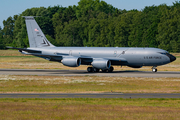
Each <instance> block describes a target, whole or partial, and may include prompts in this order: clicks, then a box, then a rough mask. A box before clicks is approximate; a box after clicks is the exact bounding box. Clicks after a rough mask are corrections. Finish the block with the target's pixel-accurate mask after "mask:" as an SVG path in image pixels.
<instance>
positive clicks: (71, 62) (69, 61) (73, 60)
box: [61, 57, 81, 67]
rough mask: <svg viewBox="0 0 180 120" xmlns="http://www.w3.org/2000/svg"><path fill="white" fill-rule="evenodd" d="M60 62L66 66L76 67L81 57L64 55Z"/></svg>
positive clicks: (79, 63)
mask: <svg viewBox="0 0 180 120" xmlns="http://www.w3.org/2000/svg"><path fill="white" fill-rule="evenodd" d="M61 62H62V64H63V65H65V66H68V67H78V66H80V65H81V59H80V58H78V57H64V58H63V60H62V61H61Z"/></svg>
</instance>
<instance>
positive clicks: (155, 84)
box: [0, 75, 180, 93]
mask: <svg viewBox="0 0 180 120" xmlns="http://www.w3.org/2000/svg"><path fill="white" fill-rule="evenodd" d="M111 91H113V92H122V93H180V78H131V77H127V78H126V77H96V76H71V77H65V76H60V77H59V76H15V75H0V92H1V93H2V92H3V93H11V92H24V93H26V92H28V93H29V92H31V93H34V92H39V93H40V92H42V93H43V92H53V93H103V92H111Z"/></svg>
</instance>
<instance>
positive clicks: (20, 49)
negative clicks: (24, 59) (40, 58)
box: [6, 47, 41, 53]
mask: <svg viewBox="0 0 180 120" xmlns="http://www.w3.org/2000/svg"><path fill="white" fill-rule="evenodd" d="M6 48H8V49H16V50H19V51H20V52H22V51H26V52H28V53H41V51H39V50H31V49H27V48H16V47H6Z"/></svg>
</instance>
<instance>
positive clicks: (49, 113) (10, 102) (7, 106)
mask: <svg viewBox="0 0 180 120" xmlns="http://www.w3.org/2000/svg"><path fill="white" fill-rule="evenodd" d="M179 118H180V99H85V98H84V99H83V98H77V99H0V119H2V120H3V119H8V120H19V119H21V120H23V119H33V120H34V119H41V120H49V119H60V120H63V119H67V120H74V119H80V120H114V119H115V120H116V119H118V120H119V119H127V120H132V119H138V120H152V119H154V120H168V119H169V120H179Z"/></svg>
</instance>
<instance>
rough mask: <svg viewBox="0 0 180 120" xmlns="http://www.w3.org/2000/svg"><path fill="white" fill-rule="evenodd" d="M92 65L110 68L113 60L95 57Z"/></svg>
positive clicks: (99, 67)
mask: <svg viewBox="0 0 180 120" xmlns="http://www.w3.org/2000/svg"><path fill="white" fill-rule="evenodd" d="M92 66H93V67H94V68H98V69H109V68H110V67H111V61H109V60H106V59H94V60H93V62H92Z"/></svg>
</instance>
